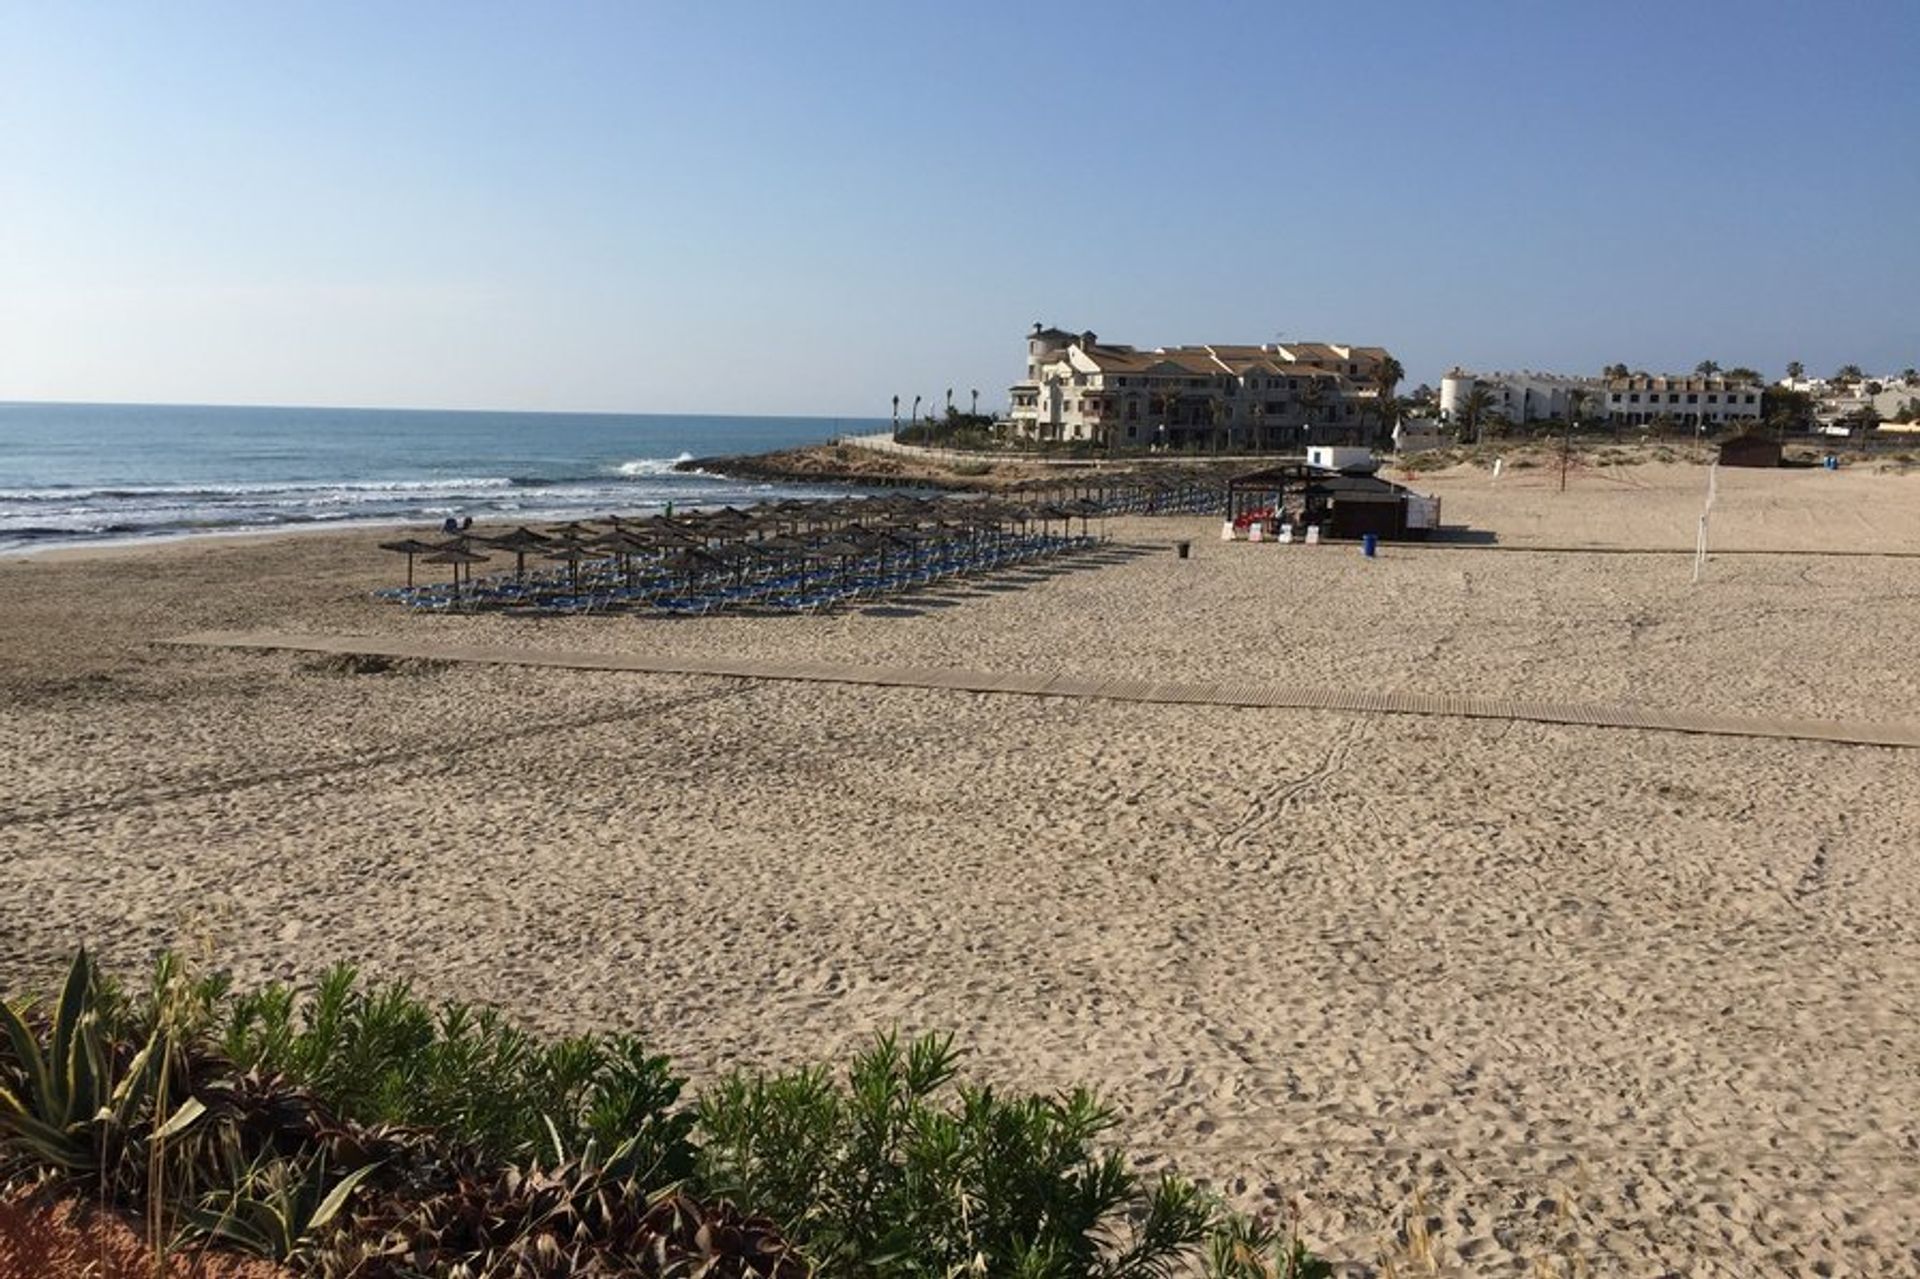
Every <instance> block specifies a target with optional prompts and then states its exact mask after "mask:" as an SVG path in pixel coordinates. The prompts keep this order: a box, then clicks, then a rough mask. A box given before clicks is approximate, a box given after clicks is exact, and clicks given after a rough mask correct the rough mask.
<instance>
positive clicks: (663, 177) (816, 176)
mask: <svg viewBox="0 0 1920 1279" xmlns="http://www.w3.org/2000/svg"><path fill="white" fill-rule="evenodd" d="M1916 50H1920V3H1916V0H1886V2H1884V3H1873V2H1860V3H1852V2H1849V0H1827V2H1823V3H1820V4H1812V3H1799V2H1796V3H1733V2H1732V0H1723V2H1716V0H1665V2H1664V3H1659V4H1641V3H1632V2H1627V3H1610V4H1607V5H1604V6H1602V5H1589V4H1582V3H1574V2H1573V0H1567V2H1565V3H1553V2H1549V0H1513V2H1511V3H1501V2H1486V3H1481V2H1478V0H1451V2H1449V3H1444V4H1436V3H1432V0H1409V2H1407V3H1350V4H1341V5H1328V4H1325V3H1319V4H1312V5H1309V4H1295V3H1285V2H1280V0H1269V2H1267V3H1229V2H1223V3H1205V2H1202V0H1196V2H1193V3H1183V4H1178V5H1175V4H1168V3H1157V4H1132V3H1126V2H1125V0H1103V2H1102V3H1099V4H1078V5H1075V4H1065V5H1051V6H1035V5H1032V4H1024V3H974V2H971V0H969V2H966V3H944V4H941V3H932V2H931V0H929V2H928V3H918V2H916V0H893V2H891V3H878V2H876V3H867V4H860V3H841V2H839V0H809V3H806V4H795V3H792V2H791V0H778V2H772V3H745V2H741V3H733V2H730V0H701V2H700V3H697V4H696V3H692V2H690V0H688V2H683V3H674V4H665V3H659V4H656V3H646V2H643V0H627V2H624V3H595V2H594V0H577V2H571V3H559V4H554V3H545V2H541V3H534V2H532V0H528V2H527V3H522V4H495V3H486V2H484V0H463V2H462V3H457V4H456V3H432V2H430V0H409V2H408V3H403V4H394V3H391V2H390V0H388V2H382V3H368V4H355V3H347V2H345V0H330V2H328V3H299V2H297V0H287V2H285V3H271V4H260V3H257V2H254V0H246V2H234V3H201V2H197V0H169V2H167V3H160V2H159V0H154V2H153V3H149V4H144V5H125V4H112V3H97V4H96V3H89V4H61V3H54V4H47V3H42V2H40V0H0V399H7V400H37V399H56V400H85V401H104V402H113V401H133V402H168V403H197V404H315V405H358V406H381V407H422V408H493V409H534V410H585V411H611V412H668V413H767V414H795V415H801V414H819V415H824V416H869V417H884V416H886V415H887V413H888V412H889V408H890V400H891V397H892V396H893V395H896V394H898V395H900V396H902V397H903V401H909V402H910V401H911V399H912V397H913V396H915V395H922V396H925V397H926V400H927V402H929V403H934V402H938V401H939V400H940V399H941V398H942V397H943V396H944V394H945V392H946V390H947V389H949V388H953V389H955V391H956V398H957V399H958V400H959V401H960V402H961V403H963V404H964V403H966V402H967V398H968V395H969V392H970V391H971V390H973V389H976V388H977V389H978V390H979V391H980V394H981V403H982V406H983V407H989V406H991V407H995V408H999V407H1001V406H1004V404H1005V402H1006V389H1007V386H1008V385H1009V384H1010V383H1012V382H1013V381H1015V380H1017V379H1018V378H1019V377H1020V376H1021V374H1022V372H1023V367H1024V355H1025V346H1024V341H1023V337H1024V334H1025V333H1026V331H1027V330H1028V328H1029V327H1030V326H1031V325H1032V324H1033V323H1034V322H1035V321H1044V322H1045V323H1047V324H1052V325H1058V326H1060V327H1063V328H1068V329H1072V330H1075V331H1079V330H1083V329H1092V330H1094V331H1096V332H1098V333H1099V334H1100V335H1101V337H1102V339H1103V340H1107V341H1114V342H1125V343H1131V344H1134V345H1138V346H1156V345H1163V344H1166V345H1173V344H1179V343H1192V342H1236V343H1237V342H1266V341H1273V340H1275V339H1276V338H1280V339H1283V340H1284V339H1287V338H1291V339H1294V340H1324V341H1334V342H1352V343H1358V344H1367V345H1380V346H1385V347H1387V348H1389V349H1390V350H1392V351H1393V352H1394V353H1395V354H1396V355H1397V356H1398V357H1399V358H1400V360H1401V362H1402V364H1403V365H1404V366H1405V367H1406V370H1407V373H1408V376H1409V381H1408V385H1412V384H1413V383H1417V382H1421V381H1426V382H1434V383H1437V381H1438V379H1439V377H1440V375H1441V373H1443V372H1444V371H1445V370H1446V369H1447V368H1448V367H1450V366H1452V365H1455V364H1461V365H1465V366H1467V367H1469V368H1475V369H1478V370H1481V371H1491V370H1495V369H1512V368H1533V369H1546V370H1556V371H1563V372H1597V371H1598V370H1599V369H1600V368H1601V367H1603V366H1604V365H1606V364H1610V363H1613V362H1615V361H1623V362H1625V363H1627V364H1629V365H1633V366H1635V367H1644V368H1647V369H1650V370H1653V371H1665V370H1679V369H1690V368H1691V367H1692V366H1693V364H1694V363H1695V362H1697V361H1699V360H1701V359H1706V358H1711V359H1714V360H1717V361H1718V362H1720V363H1721V364H1723V365H1727V366H1734V365H1748V366H1752V367H1755V368H1758V369H1761V370H1762V371H1764V372H1766V373H1768V374H1769V375H1771V376H1778V375H1779V373H1780V370H1781V368H1782V367H1783V366H1784V365H1785V363H1786V362H1787V361H1789V360H1800V361H1802V362H1804V363H1805V364H1806V365H1807V366H1808V367H1809V369H1810V370H1812V371H1814V372H1829V371H1831V370H1832V369H1833V368H1834V367H1837V366H1838V365H1839V364H1842V363H1846V362H1852V363H1856V364H1860V365H1862V366H1863V367H1865V368H1866V369H1868V370H1869V371H1870V372H1876V371H1889V370H1896V369H1899V368H1902V367H1905V366H1909V365H1916V364H1920V301H1916V284H1917V283H1920V147H1916V139H1920V76H1916V74H1915V70H1914V67H1915V63H1914V55H1915V52H1916Z"/></svg>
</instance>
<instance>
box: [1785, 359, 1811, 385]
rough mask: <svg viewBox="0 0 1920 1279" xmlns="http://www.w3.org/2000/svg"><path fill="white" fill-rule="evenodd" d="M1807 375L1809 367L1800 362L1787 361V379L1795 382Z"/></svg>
mask: <svg viewBox="0 0 1920 1279" xmlns="http://www.w3.org/2000/svg"><path fill="white" fill-rule="evenodd" d="M1806 375H1807V366H1806V365H1804V364H1802V363H1800V361H1798V360H1788V361H1787V377H1788V378H1789V379H1790V380H1792V381H1795V382H1798V381H1799V380H1800V379H1801V378H1803V377H1805V376H1806Z"/></svg>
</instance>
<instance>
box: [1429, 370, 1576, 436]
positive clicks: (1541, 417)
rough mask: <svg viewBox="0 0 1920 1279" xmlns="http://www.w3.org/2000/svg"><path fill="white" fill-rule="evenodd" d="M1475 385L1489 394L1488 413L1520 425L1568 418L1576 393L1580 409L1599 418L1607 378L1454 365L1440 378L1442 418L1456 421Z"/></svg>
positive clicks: (1571, 411)
mask: <svg viewBox="0 0 1920 1279" xmlns="http://www.w3.org/2000/svg"><path fill="white" fill-rule="evenodd" d="M1476 388H1480V389H1484V390H1485V391H1486V392H1487V393H1488V395H1489V396H1490V397H1491V399H1490V403H1489V405H1488V410H1487V411H1488V413H1489V414H1490V415H1491V416H1494V417H1498V418H1500V419H1502V420H1503V421H1506V422H1508V423H1510V424H1512V425H1514V426H1522V425H1525V424H1526V423H1528V422H1547V421H1554V420H1559V421H1565V420H1567V419H1568V418H1569V417H1570V416H1571V415H1572V413H1573V409H1574V399H1575V397H1576V396H1580V397H1584V402H1583V403H1582V405H1581V409H1580V411H1581V413H1582V414H1583V415H1585V416H1586V417H1589V418H1598V417H1599V416H1600V415H1601V406H1602V404H1603V403H1604V401H1605V392H1606V381H1605V380H1604V379H1602V378H1594V377H1572V376H1569V375H1567V374H1562V373H1536V372H1534V371H1533V370H1532V369H1521V370H1519V371H1518V372H1511V373H1470V372H1468V371H1467V370H1466V369H1462V368H1455V369H1452V370H1451V371H1449V372H1448V373H1447V375H1446V376H1445V377H1443V378H1441V379H1440V416H1441V418H1442V420H1444V421H1448V422H1452V421H1455V420H1456V419H1457V418H1458V417H1459V416H1460V415H1461V413H1462V412H1463V411H1464V406H1465V404H1466V402H1467V397H1468V396H1470V395H1472V394H1473V392H1474V390H1475V389H1476Z"/></svg>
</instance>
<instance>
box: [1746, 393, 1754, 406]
mask: <svg viewBox="0 0 1920 1279" xmlns="http://www.w3.org/2000/svg"><path fill="white" fill-rule="evenodd" d="M1747 403H1749V404H1751V403H1753V397H1752V396H1751V395H1749V396H1748V397H1747Z"/></svg>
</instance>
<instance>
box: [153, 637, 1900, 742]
mask: <svg viewBox="0 0 1920 1279" xmlns="http://www.w3.org/2000/svg"><path fill="white" fill-rule="evenodd" d="M162 642H163V643H166V644H178V645H187V646H193V647H203V648H237V649H261V650H280V651H288V652H296V653H328V654H337V655H341V656H361V657H386V658H396V659H410V660H416V661H428V662H477V663H483V664H488V665H496V666H546V667H557V668H560V669H565V670H583V671H634V672H639V673H642V674H648V675H714V676H721V677H724V678H729V679H765V680H802V681H808V682H813V683H826V684H862V685H868V686H872V687H878V688H925V689H945V690H950V691H954V692H964V693H1009V694H1017V695H1024V696H1031V697H1083V698H1097V699H1103V700H1107V701H1118V702H1145V703H1161V704H1166V705H1174V706H1228V707H1249V708H1262V709H1276V710H1316V711H1351V712H1356V713H1359V714H1372V715H1441V716H1452V717H1455V718H1460V719H1503V720H1524V721H1528V722H1531V723H1536V724H1571V725H1578V726H1581V727H1587V728H1628V729H1640V730H1643V731H1649V732H1665V733H1701V734H1708V735H1711V736H1716V737H1772V738H1784V739H1787V740H1792V741H1806V742H1836V743H1840V744H1843V745H1850V746H1892V747H1910V748H1920V724H1899V723H1874V722H1866V721H1846V720H1810V719H1787V718H1779V717H1773V716H1752V715H1714V714H1706V713H1703V712H1698V711H1682V710H1661V709H1647V708H1636V707H1631V706H1598V705H1581V704H1578V703H1571V702H1534V701H1520V700H1514V699H1509V698H1499V697H1457V696H1451V695H1447V694H1438V693H1394V692H1352V691H1348V690H1344V689H1326V688H1320V689H1316V688H1302V687H1299V686H1297V685H1289V684H1267V683H1262V682H1259V681H1255V680H1232V681H1220V682H1211V683H1192V684H1185V683H1168V682H1165V681H1160V680H1150V679H1106V678H1102V677H1098V676H1084V675H1019V674H1009V673H1004V672H987V671H969V670H960V669H957V668H951V667H912V666H852V665H840V664H837V663H831V662H763V661H753V660H747V659H742V658H699V657H661V656H650V655H647V654H643V653H602V652H594V651H592V650H588V649H536V648H512V647H507V646H504V645H485V644H448V643H439V642H435V641H431V640H414V639H394V638H378V637H370V636H360V635H295V634H279V633H275V632H271V631H204V632H201V633H198V634H194V635H183V636H180V637H178V638H176V639H170V640H164V641H162Z"/></svg>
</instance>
